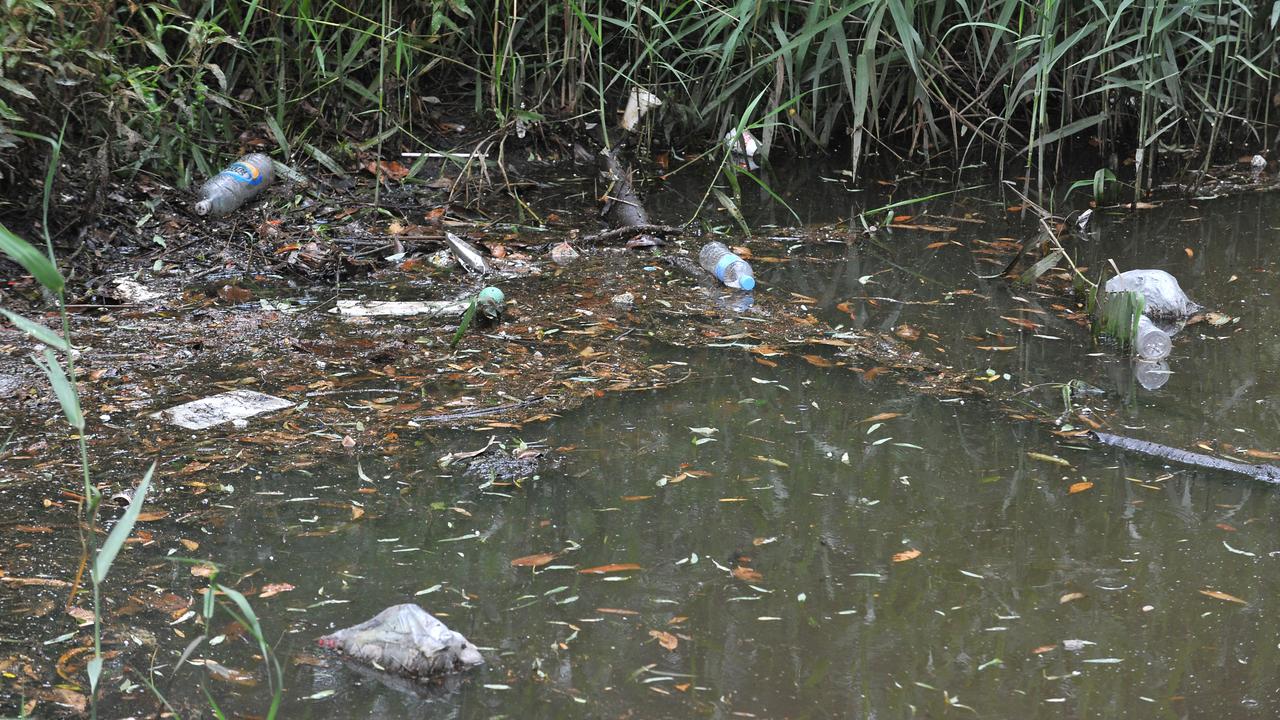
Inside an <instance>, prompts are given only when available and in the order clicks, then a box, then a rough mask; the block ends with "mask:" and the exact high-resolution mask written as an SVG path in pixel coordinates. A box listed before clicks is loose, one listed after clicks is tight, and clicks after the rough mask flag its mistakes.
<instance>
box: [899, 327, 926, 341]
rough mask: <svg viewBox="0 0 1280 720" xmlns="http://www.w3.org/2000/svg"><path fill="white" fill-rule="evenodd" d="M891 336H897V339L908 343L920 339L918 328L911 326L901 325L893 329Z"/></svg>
mask: <svg viewBox="0 0 1280 720" xmlns="http://www.w3.org/2000/svg"><path fill="white" fill-rule="evenodd" d="M893 334H894V335H897V336H898V337H899V338H901V339H903V340H906V341H908V342H913V341H915V340H919V339H920V328H918V327H914V326H912V325H906V324H903V325H899V326H898V327H896V328H894V329H893Z"/></svg>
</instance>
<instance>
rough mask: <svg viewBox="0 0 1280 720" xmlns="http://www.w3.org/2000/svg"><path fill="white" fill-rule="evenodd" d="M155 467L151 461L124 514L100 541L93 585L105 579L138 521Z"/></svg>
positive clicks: (94, 561)
mask: <svg viewBox="0 0 1280 720" xmlns="http://www.w3.org/2000/svg"><path fill="white" fill-rule="evenodd" d="M155 469H156V464H155V463H151V467H149V468H147V474H146V475H143V476H142V482H140V483H138V487H137V488H136V489H135V490H134V491H133V499H132V500H130V501H129V507H128V508H126V509H125V511H124V515H122V516H121V517H120V520H119V521H118V522H117V523H116V526H115V527H113V528H111V533H110V534H109V535H107V539H106V541H105V542H103V543H102V549H101V550H99V551H98V557H96V558H94V560H93V575H92V577H93V583H94V584H95V585H100V584H101V583H102V581H103V580H106V579H107V571H109V570H110V569H111V563H112V562H114V561H115V559H116V555H117V554H119V552H120V548H122V547H124V541H125V540H127V539H128V538H129V533H131V532H133V526H134V524H135V523H137V522H138V514H139V513H141V512H142V503H143V502H145V501H146V499H147V489H148V488H149V487H150V486H151V474H152V473H153V472H155Z"/></svg>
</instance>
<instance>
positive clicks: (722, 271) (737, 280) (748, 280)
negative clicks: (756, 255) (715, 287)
mask: <svg viewBox="0 0 1280 720" xmlns="http://www.w3.org/2000/svg"><path fill="white" fill-rule="evenodd" d="M698 264H699V265H701V266H702V269H703V270H706V271H707V272H709V273H711V274H712V275H715V276H716V279H717V280H719V281H720V282H722V283H724V284H725V285H727V286H729V287H731V288H736V289H739V290H748V291H749V290H751V289H753V288H754V287H755V286H756V278H755V275H754V274H753V273H752V272H751V266H750V265H748V264H747V261H746V260H743V259H742V258H740V257H738V256H737V255H734V254H733V251H732V250H730V249H729V248H728V247H726V246H725V244H724V243H722V242H709V243H707V244H706V245H703V246H702V251H701V252H699V253H698Z"/></svg>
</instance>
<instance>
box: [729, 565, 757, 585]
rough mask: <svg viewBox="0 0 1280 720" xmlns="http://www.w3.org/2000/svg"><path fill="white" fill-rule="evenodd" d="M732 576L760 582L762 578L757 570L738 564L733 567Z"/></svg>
mask: <svg viewBox="0 0 1280 720" xmlns="http://www.w3.org/2000/svg"><path fill="white" fill-rule="evenodd" d="M733 576H734V577H736V578H738V579H739V580H742V581H745V582H760V581H761V580H764V576H763V575H761V574H760V571H759V570H756V569H755V568H749V567H747V566H745V565H738V566H737V567H735V568H734V569H733Z"/></svg>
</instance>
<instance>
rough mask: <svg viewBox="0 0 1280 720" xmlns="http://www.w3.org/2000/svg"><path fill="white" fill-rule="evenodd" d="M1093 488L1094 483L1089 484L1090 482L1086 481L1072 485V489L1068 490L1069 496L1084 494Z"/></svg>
mask: <svg viewBox="0 0 1280 720" xmlns="http://www.w3.org/2000/svg"><path fill="white" fill-rule="evenodd" d="M1091 487H1093V483H1091V482H1089V481H1088V480H1085V481H1083V482H1078V483H1071V487H1069V488H1067V494H1068V495H1075V494H1076V493H1078V492H1084V491H1085V490H1088V489H1089V488H1091Z"/></svg>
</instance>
